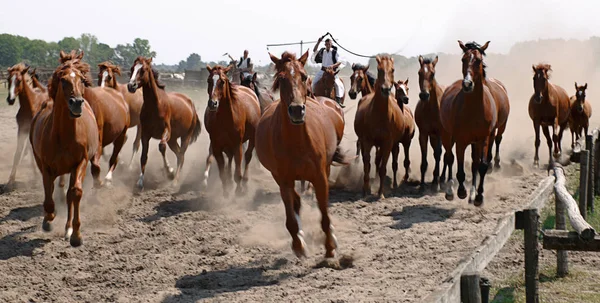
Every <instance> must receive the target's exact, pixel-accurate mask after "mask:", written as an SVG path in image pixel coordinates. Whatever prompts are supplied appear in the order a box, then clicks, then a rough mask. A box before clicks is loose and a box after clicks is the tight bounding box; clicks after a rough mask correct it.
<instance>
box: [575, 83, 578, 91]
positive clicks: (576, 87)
mask: <svg viewBox="0 0 600 303" xmlns="http://www.w3.org/2000/svg"><path fill="white" fill-rule="evenodd" d="M578 88H579V87H578V86H577V81H575V90H577V89H578Z"/></svg>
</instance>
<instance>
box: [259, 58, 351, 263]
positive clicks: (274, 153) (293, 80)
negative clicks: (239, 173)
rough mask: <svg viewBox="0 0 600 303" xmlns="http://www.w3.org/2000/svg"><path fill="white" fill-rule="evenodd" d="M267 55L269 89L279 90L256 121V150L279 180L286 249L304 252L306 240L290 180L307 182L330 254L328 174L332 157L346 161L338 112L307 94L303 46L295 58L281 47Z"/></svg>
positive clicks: (300, 254) (334, 244)
mask: <svg viewBox="0 0 600 303" xmlns="http://www.w3.org/2000/svg"><path fill="white" fill-rule="evenodd" d="M269 55H270V57H271V61H273V63H275V70H276V75H275V79H274V81H273V91H276V90H279V91H280V99H279V100H277V101H275V102H274V103H273V105H272V106H269V107H268V108H267V110H266V111H265V113H264V114H263V115H262V117H261V119H260V122H259V123H258V128H257V130H256V154H257V155H258V159H259V160H260V162H261V163H262V165H263V166H264V167H265V168H266V169H268V170H269V171H270V172H271V174H272V175H273V178H274V179H275V181H276V182H277V184H278V185H279V192H280V193H281V198H282V199H283V203H284V205H285V215H286V227H287V230H288V231H289V233H290V235H291V236H292V250H293V251H294V253H295V254H296V256H297V257H299V258H300V257H303V256H306V250H305V247H306V243H305V242H304V233H303V231H302V229H301V227H300V206H301V204H300V196H299V195H298V193H297V192H296V190H295V189H294V181H295V180H306V181H308V182H310V183H312V184H313V186H314V188H315V193H316V198H317V202H318V204H319V210H320V211H321V228H322V229H323V232H324V233H325V257H327V258H331V257H334V254H335V249H336V248H337V240H336V238H335V236H334V234H333V226H332V225H331V220H330V218H329V214H328V210H327V208H328V204H329V179H328V178H329V173H330V170H331V167H330V165H331V164H332V162H333V161H335V162H338V163H342V164H345V165H346V164H348V162H347V161H345V157H344V156H343V155H342V154H341V153H340V150H339V143H340V141H341V140H342V136H343V134H344V114H343V112H342V110H341V108H339V106H338V105H337V104H336V102H335V101H333V100H330V99H326V98H321V99H320V100H315V99H313V98H312V97H309V96H307V84H306V83H307V82H306V80H307V78H308V76H307V74H306V71H305V70H304V65H305V64H306V60H307V59H308V51H307V52H305V53H304V54H303V55H302V57H300V58H299V59H296V56H295V55H294V54H292V53H289V52H284V53H283V54H282V56H281V59H279V58H277V57H275V56H274V55H272V54H269Z"/></svg>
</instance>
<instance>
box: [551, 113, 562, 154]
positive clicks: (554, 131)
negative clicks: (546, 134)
mask: <svg viewBox="0 0 600 303" xmlns="http://www.w3.org/2000/svg"><path fill="white" fill-rule="evenodd" d="M558 133H559V126H558V117H556V119H554V124H553V125H552V141H554V153H553V154H552V156H554V158H556V159H558V157H560V140H559V138H558Z"/></svg>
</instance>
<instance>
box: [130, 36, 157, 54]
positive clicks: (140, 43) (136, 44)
mask: <svg viewBox="0 0 600 303" xmlns="http://www.w3.org/2000/svg"><path fill="white" fill-rule="evenodd" d="M133 52H134V53H135V54H136V56H144V57H151V58H156V52H154V51H152V50H151V48H150V42H148V40H146V39H141V38H135V40H133Z"/></svg>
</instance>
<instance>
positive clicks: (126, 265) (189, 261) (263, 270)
mask: <svg viewBox="0 0 600 303" xmlns="http://www.w3.org/2000/svg"><path fill="white" fill-rule="evenodd" d="M453 60H454V59H453ZM440 62H442V61H440ZM459 62H460V61H457V62H454V61H453V62H452V63H451V64H450V63H443V64H442V63H440V64H441V65H440V66H442V65H444V66H445V67H444V68H447V69H448V72H446V73H445V74H443V73H440V74H441V75H440V76H439V77H440V79H442V80H443V81H442V80H440V81H441V82H443V84H449V83H448V82H449V81H450V80H448V79H456V77H457V76H459V75H460V72H459V71H460V69H459V68H460V67H459ZM494 63H496V69H495V70H494V69H493V67H492V68H491V70H494V71H496V72H497V74H500V72H501V71H499V68H498V67H497V66H498V65H499V64H500V62H498V61H496V62H494ZM528 64H529V63H528ZM449 65H451V66H452V67H449ZM492 65H493V64H492V63H490V66H492ZM524 66H525V67H527V69H525V70H526V72H523V73H522V77H520V78H519V79H507V80H508V81H509V84H507V87H508V90H509V95H510V98H511V106H512V109H511V116H510V119H509V126H508V128H507V133H506V135H505V139H504V141H503V145H502V149H501V155H502V165H503V169H502V171H500V172H494V173H493V174H492V175H489V176H488V177H487V179H486V188H485V194H486V203H485V205H484V207H483V208H476V207H474V206H472V205H469V204H468V203H467V201H466V200H458V199H457V200H454V201H451V202H449V201H446V200H445V199H444V197H443V194H442V193H439V194H426V195H422V194H420V193H419V192H418V190H417V188H416V187H414V186H413V185H411V184H413V183H412V182H409V183H407V184H403V185H402V186H401V187H400V188H399V189H397V190H393V191H391V190H389V189H388V190H387V191H386V197H387V198H386V199H385V200H382V201H373V200H372V199H371V198H367V199H362V197H361V191H360V180H361V178H362V177H361V175H362V164H360V165H359V164H353V165H351V166H350V167H346V168H342V169H340V168H333V169H332V175H331V180H332V181H333V183H335V185H336V186H335V188H332V189H331V195H330V213H331V216H332V220H333V224H334V226H335V230H336V236H337V238H338V241H339V245H340V247H339V250H338V254H339V255H346V256H350V257H351V259H352V262H351V264H349V265H348V264H346V266H342V268H343V269H342V270H340V269H335V268H331V266H329V267H321V266H318V265H319V264H320V263H321V261H322V259H323V255H324V248H323V245H322V243H323V233H322V232H321V229H320V222H319V221H320V214H319V211H318V208H317V206H316V204H315V201H314V200H313V199H312V197H303V208H302V212H301V220H302V223H303V229H304V232H305V233H306V240H307V244H308V249H309V253H310V256H309V258H308V259H306V260H298V259H297V258H296V257H295V256H294V255H293V253H292V251H291V248H290V243H291V238H290V236H289V234H288V232H287V230H286V228H285V224H284V221H285V215H284V208H283V205H282V203H281V198H280V196H279V190H278V188H277V185H276V184H275V182H274V181H273V180H272V177H271V176H270V174H269V173H268V172H267V171H266V170H265V169H264V168H262V167H261V166H260V165H259V163H258V161H257V158H256V157H255V158H254V159H253V162H254V163H253V164H251V169H252V170H251V174H250V183H249V186H250V190H249V191H248V193H247V195H246V196H244V197H239V198H231V199H223V198H222V192H221V185H220V181H218V180H217V173H216V171H217V170H216V166H215V167H213V170H211V178H210V179H211V180H210V181H211V182H209V186H208V188H202V187H201V185H200V180H201V178H202V171H203V169H204V166H205V165H204V160H205V157H206V154H207V151H208V134H207V133H206V132H205V130H204V129H203V132H202V134H201V136H200V138H199V140H198V141H197V142H196V143H194V144H193V145H192V146H191V147H190V148H189V149H188V152H187V155H186V163H185V166H184V170H183V175H182V184H181V186H180V187H178V188H171V187H170V186H169V185H170V184H169V183H168V182H167V179H166V176H165V175H164V173H163V170H162V161H161V159H160V154H159V152H158V148H157V143H158V141H157V140H152V141H151V149H150V153H149V165H148V168H147V177H146V182H145V185H146V190H145V191H144V192H142V193H141V194H140V195H134V194H133V193H132V189H133V186H134V184H135V181H136V179H137V176H138V174H139V166H138V165H137V163H138V162H139V154H138V155H136V157H135V165H134V168H133V170H131V171H129V170H128V169H127V168H126V165H120V166H119V167H118V169H117V172H116V173H115V174H114V178H115V181H114V186H113V187H112V188H110V189H100V190H92V189H91V176H89V173H88V177H87V178H86V182H85V186H84V198H83V202H82V233H83V241H84V244H83V246H82V247H80V248H72V247H70V246H69V243H68V241H65V240H63V238H62V237H63V235H62V232H61V231H62V230H63V228H60V227H61V226H62V224H64V221H65V215H66V214H65V212H66V211H65V207H64V202H63V201H64V195H62V193H61V192H60V191H58V190H57V191H56V193H55V197H56V200H57V211H58V218H57V219H56V223H57V225H56V226H57V228H55V231H53V232H51V233H44V232H42V231H41V228H40V227H41V221H42V217H41V215H42V206H41V202H42V200H43V188H42V186H41V177H40V176H39V173H38V172H37V171H35V173H34V170H33V169H32V167H31V163H30V159H29V158H25V159H24V160H23V162H22V164H21V166H20V168H19V172H18V175H17V181H18V188H17V189H15V190H14V191H11V192H7V193H3V194H1V195H0V272H2V273H3V274H4V277H3V279H1V281H0V301H3V302H50V301H52V302H73V301H77V302H106V301H109V302H195V301H199V300H202V301H203V300H207V301H226V302H244V301H260V302H290V301H319V302H322V301H332V302H354V301H378V302H381V301H394V302H418V301H419V299H421V298H423V297H425V296H427V295H428V294H429V293H430V292H431V291H433V289H434V288H435V287H436V286H437V285H438V284H439V283H440V282H441V281H442V280H443V279H444V278H446V277H447V274H448V273H449V272H450V271H452V270H453V269H454V268H455V266H456V265H457V263H458V262H459V260H461V259H462V258H463V257H465V256H466V255H468V254H470V253H471V251H472V250H473V249H474V248H475V247H477V246H478V245H480V243H481V241H482V240H483V239H484V238H485V237H486V236H487V235H488V234H489V233H490V232H491V230H492V229H493V228H494V227H495V226H496V224H497V221H498V220H499V219H500V218H501V216H502V214H504V213H506V212H507V211H510V210H512V209H516V208H519V207H521V206H522V205H524V204H526V203H527V201H525V198H526V197H527V196H528V195H529V194H530V193H531V192H532V191H533V190H534V189H535V187H536V186H537V185H538V183H539V181H540V180H541V179H542V178H543V177H544V176H545V175H546V172H545V171H542V170H537V169H533V168H532V167H531V163H532V162H533V141H534V138H533V130H532V127H531V121H530V120H529V117H528V116H527V110H526V108H527V101H528V98H529V96H530V95H531V93H532V84H531V77H530V76H531V72H530V67H529V65H527V64H525V65H524ZM439 69H440V70H441V69H442V67H440V68H439ZM557 69H558V68H557ZM507 70H508V69H507ZM401 73H404V71H402V72H401ZM415 74H416V71H412V70H411V72H410V75H411V79H413V80H411V85H410V87H411V90H410V96H411V103H410V107H411V108H412V109H414V107H415V104H416V100H417V95H418V92H419V91H418V86H417V81H416V77H415ZM497 74H494V75H492V76H495V77H498V76H497ZM404 76H405V75H399V79H400V78H402V79H403V78H404ZM413 77H414V78H413ZM499 78H501V79H506V77H504V78H502V77H499ZM517 80H519V81H521V82H520V83H521V84H520V87H522V89H521V88H516V89H513V87H514V86H511V84H510V83H516V82H517ZM568 81H569V82H565V83H567V84H568V85H572V84H571V80H570V79H569V80H568ZM345 82H346V84H347V89H348V88H349V87H348V86H349V80H348V79H347V78H346V79H345ZM565 87H568V86H566V85H565ZM569 91H571V90H569ZM189 93H190V96H191V97H192V98H193V99H194V101H195V103H196V108H197V109H198V111H199V113H200V116H201V117H203V113H204V108H205V106H206V92H205V91H200V92H198V91H196V92H189ZM590 95H592V94H588V97H589V96H590ZM592 96H593V95H592ZM4 98H5V92H2V93H0V99H2V100H3V99H4ZM346 104H347V106H348V107H347V110H346V112H347V113H346V129H345V135H344V140H343V141H342V145H343V147H344V148H345V149H347V150H348V152H350V153H352V154H353V153H354V152H355V141H356V135H355V134H354V129H353V118H354V113H355V106H354V105H355V104H356V100H350V99H349V98H347V99H346ZM17 106H18V105H16V106H13V107H8V106H6V105H5V104H4V103H3V104H2V106H0V126H2V129H3V130H4V131H3V132H1V133H0V140H1V142H3V144H2V145H0V180H2V182H5V180H7V179H8V174H9V172H10V169H11V167H12V158H13V153H14V150H15V141H16V140H15V139H16V137H15V135H16V123H15V120H14V115H15V113H16V111H17ZM129 135H130V139H129V141H128V142H127V143H126V146H125V147H124V149H123V151H122V153H121V159H123V160H125V161H128V160H129V159H130V156H131V141H132V138H133V136H134V130H133V129H132V130H130V132H129ZM417 138H418V131H417V134H416V135H415V140H413V144H412V146H411V149H410V156H411V162H412V163H411V169H412V173H411V179H412V180H418V179H419V164H420V151H419V146H418V140H417ZM567 142H570V136H569V135H568V134H566V135H565V140H563V147H564V148H565V150H567V149H568V148H567V146H568V143H567ZM110 150H111V148H110V147H109V148H108V151H110ZM431 153H432V152H431V149H429V163H430V165H429V172H428V174H427V179H426V180H427V181H430V180H431V171H432V169H433V167H432V166H433V165H432V163H433V157H432V155H431ZM402 154H403V153H401V155H402ZM469 154H470V151H469V150H467V151H466V155H469ZM547 154H548V152H547V149H546V147H544V146H542V148H541V149H540V156H541V159H540V162H541V163H545V161H547ZM169 157H170V159H171V163H175V159H174V155H173V154H172V153H171V152H169ZM467 158H469V157H467ZM403 160H404V159H403V156H401V159H400V161H403ZM390 162H391V161H390ZM400 163H402V162H400ZM466 165H467V167H466V169H465V171H466V172H467V182H470V169H468V168H469V167H470V161H467V163H466ZM106 166H107V164H106V162H104V164H103V167H102V168H103V172H104V173H105V170H106ZM388 167H389V168H388V176H391V163H389V164H388ZM455 171H456V170H455ZM104 173H103V175H104ZM403 173H404V170H403V168H401V169H400V170H399V177H401V176H402V174H403ZM373 175H374V171H373V172H372V173H371V176H373ZM372 184H373V190H376V189H377V185H376V184H377V183H375V182H372Z"/></svg>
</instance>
